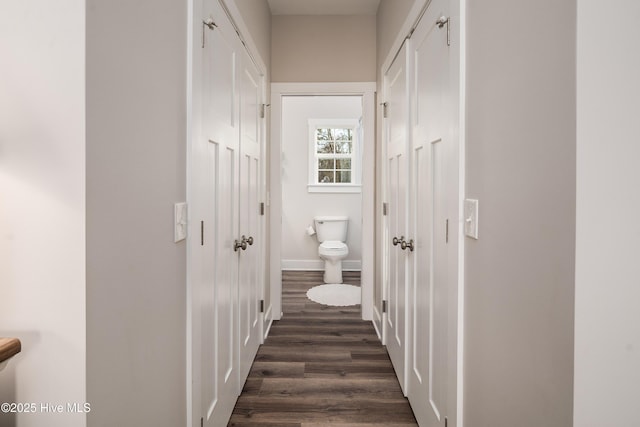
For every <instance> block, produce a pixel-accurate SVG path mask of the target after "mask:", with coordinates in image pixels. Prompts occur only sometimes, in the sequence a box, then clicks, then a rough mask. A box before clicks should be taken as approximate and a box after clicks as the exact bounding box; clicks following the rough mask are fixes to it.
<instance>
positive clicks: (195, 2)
mask: <svg viewBox="0 0 640 427" xmlns="http://www.w3.org/2000/svg"><path fill="white" fill-rule="evenodd" d="M196 10H197V11H198V12H196ZM201 10H202V0H188V2H187V64H186V65H187V81H186V86H187V97H186V103H187V117H186V130H187V134H186V138H187V176H186V185H187V189H186V194H187V203H188V204H189V203H190V202H191V200H193V192H192V184H193V183H192V177H191V175H192V169H193V162H192V155H193V154H192V140H193V138H194V129H195V128H196V126H197V125H198V123H199V120H200V116H199V114H198V113H199V110H198V109H197V108H194V107H195V103H196V99H197V97H194V93H196V91H197V90H198V89H199V85H200V75H199V71H196V70H199V67H195V66H194V65H195V64H194V62H195V61H196V59H198V60H199V61H200V56H199V55H201V54H200V53H199V51H197V50H196V49H195V46H194V39H195V34H194V33H195V31H194V28H196V25H195V24H194V23H195V15H196V13H198V14H199V15H200V14H201ZM195 52H197V54H194V53H195ZM196 72H197V73H198V74H197V75H196ZM191 215H192V213H191V209H188V211H187V223H188V224H191ZM190 228H191V227H190V225H188V226H187V230H189V229H190ZM189 241H190V239H189V232H187V268H186V281H187V283H186V285H187V295H186V297H187V299H186V303H187V307H186V316H187V319H186V329H187V330H186V333H187V336H186V345H187V349H186V375H185V377H186V378H185V379H186V384H185V386H186V425H187V426H189V427H191V426H195V425H196V422H195V420H196V419H198V417H199V415H198V414H200V413H201V412H202V411H201V396H200V394H199V392H196V393H195V394H194V392H193V391H194V389H195V390H200V388H201V387H200V385H199V384H200V380H199V378H200V366H199V364H198V362H197V361H195V360H194V359H195V357H196V354H195V352H194V348H193V346H194V340H193V336H194V334H195V333H196V331H194V316H195V315H196V313H195V310H194V309H193V302H194V301H193V300H194V284H193V277H192V275H191V271H192V269H191V263H192V260H193V250H192V248H191V245H190V244H189ZM194 397H195V399H194Z"/></svg>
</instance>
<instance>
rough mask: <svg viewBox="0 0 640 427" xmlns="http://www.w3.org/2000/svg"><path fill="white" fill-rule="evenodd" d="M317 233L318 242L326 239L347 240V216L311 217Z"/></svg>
mask: <svg viewBox="0 0 640 427" xmlns="http://www.w3.org/2000/svg"><path fill="white" fill-rule="evenodd" d="M313 220H314V222H315V224H316V233H318V242H320V243H322V242H325V241H327V240H337V241H339V242H346V241H347V226H348V225H349V218H348V217H346V216H317V217H315V218H313Z"/></svg>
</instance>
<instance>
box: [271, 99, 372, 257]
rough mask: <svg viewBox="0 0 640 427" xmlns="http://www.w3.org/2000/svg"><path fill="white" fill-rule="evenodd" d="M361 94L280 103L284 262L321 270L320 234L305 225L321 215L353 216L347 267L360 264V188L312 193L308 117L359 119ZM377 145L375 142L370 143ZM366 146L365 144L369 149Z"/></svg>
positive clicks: (350, 225) (360, 114)
mask: <svg viewBox="0 0 640 427" xmlns="http://www.w3.org/2000/svg"><path fill="white" fill-rule="evenodd" d="M361 116H362V97H359V96H349V97H345V96H287V97H284V98H283V102H282V265H283V268H285V269H286V268H309V267H305V266H310V267H312V268H318V269H322V268H323V264H322V262H321V261H320V259H319V257H318V241H317V239H316V236H309V235H307V233H306V231H305V230H306V228H307V227H308V226H309V225H313V217H314V216H317V215H346V216H348V217H349V234H348V237H347V245H348V246H349V255H348V257H347V258H346V259H345V260H344V261H343V268H345V269H346V268H355V269H359V268H360V265H359V261H360V259H361V257H362V250H361V246H362V197H361V194H360V193H342V194H340V193H309V192H308V190H307V184H308V183H309V157H308V156H309V125H308V121H309V119H356V120H357V119H359V118H360V117H361ZM371 148H373V147H371ZM365 149H366V148H365Z"/></svg>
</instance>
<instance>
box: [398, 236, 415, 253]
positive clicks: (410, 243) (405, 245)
mask: <svg viewBox="0 0 640 427" xmlns="http://www.w3.org/2000/svg"><path fill="white" fill-rule="evenodd" d="M400 247H401V248H402V250H403V251H404V250H405V249H407V248H409V250H410V251H411V252H413V239H411V240H409V241H408V242H406V241H405V240H403V241H402V242H401V244H400Z"/></svg>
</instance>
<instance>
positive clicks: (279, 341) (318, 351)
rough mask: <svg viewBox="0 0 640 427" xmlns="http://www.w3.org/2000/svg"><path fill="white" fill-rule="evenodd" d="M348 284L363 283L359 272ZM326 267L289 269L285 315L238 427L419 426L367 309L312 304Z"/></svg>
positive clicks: (260, 359)
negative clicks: (363, 313)
mask: <svg viewBox="0 0 640 427" xmlns="http://www.w3.org/2000/svg"><path fill="white" fill-rule="evenodd" d="M344 281H345V283H349V284H359V283H360V273H359V272H345V273H344ZM319 284H322V272H300V271H283V275H282V287H283V292H282V304H283V318H282V320H280V321H277V322H275V323H274V324H273V326H272V328H271V331H270V333H269V337H268V338H267V340H266V341H265V343H264V345H262V346H261V347H260V350H259V351H258V355H257V356H256V360H255V362H254V364H253V367H252V369H251V372H250V373H249V378H248V379H247V382H246V384H245V387H244V390H243V391H242V395H241V396H240V398H239V399H238V402H237V404H236V407H235V409H234V412H233V415H232V417H231V421H230V423H229V425H230V426H240V427H249V426H258V425H260V426H268V425H278V426H282V427H320V426H328V425H331V426H343V427H346V426H356V425H365V424H366V425H380V426H387V427H405V426H407V427H408V426H416V425H417V424H416V422H415V418H414V417H413V413H412V412H411V408H410V406H409V403H408V401H407V399H406V398H404V397H403V396H402V391H401V390H400V386H399V384H398V380H397V379H396V377H395V375H394V372H393V367H392V366H391V361H390V360H389V357H388V356H387V353H386V350H385V348H384V347H383V346H382V345H381V344H380V341H379V340H378V337H377V336H376V333H375V330H374V329H373V326H372V325H371V323H370V322H365V321H362V320H361V319H360V307H359V306H353V307H329V306H323V305H320V304H317V303H315V302H312V301H310V300H309V299H307V297H306V292H307V290H308V289H309V288H311V287H313V286H315V285H319Z"/></svg>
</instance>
